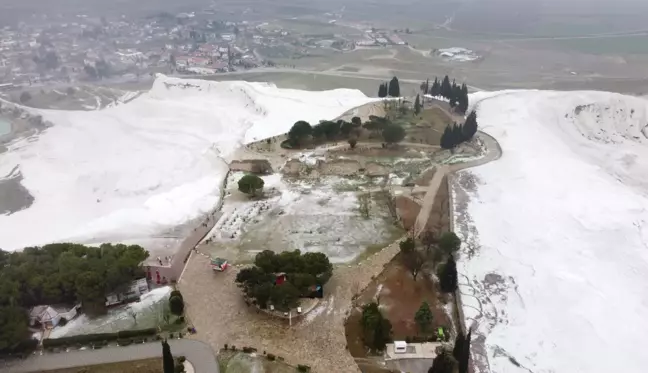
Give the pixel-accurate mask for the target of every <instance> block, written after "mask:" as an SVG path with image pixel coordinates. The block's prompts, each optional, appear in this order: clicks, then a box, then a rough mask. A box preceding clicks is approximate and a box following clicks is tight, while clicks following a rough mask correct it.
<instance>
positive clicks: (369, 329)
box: [360, 302, 392, 352]
mask: <svg viewBox="0 0 648 373" xmlns="http://www.w3.org/2000/svg"><path fill="white" fill-rule="evenodd" d="M360 326H361V327H362V333H363V336H362V338H363V341H364V344H365V346H367V347H369V348H370V349H371V350H372V351H374V352H380V351H383V350H384V349H385V345H386V344H387V343H389V342H391V339H392V324H391V322H390V321H389V319H387V318H386V317H385V316H383V314H382V313H381V312H380V309H379V308H378V303H376V302H371V303H369V304H365V305H364V306H362V318H361V319H360Z"/></svg>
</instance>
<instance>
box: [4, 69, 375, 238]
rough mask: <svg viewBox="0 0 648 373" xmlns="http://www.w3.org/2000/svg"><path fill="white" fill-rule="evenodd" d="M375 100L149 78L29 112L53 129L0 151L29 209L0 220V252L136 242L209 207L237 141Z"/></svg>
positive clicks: (345, 93)
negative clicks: (128, 92)
mask: <svg viewBox="0 0 648 373" xmlns="http://www.w3.org/2000/svg"><path fill="white" fill-rule="evenodd" d="M374 100H375V99H372V98H368V97H366V96H365V95H364V94H362V93H361V92H360V91H358V90H350V89H336V90H332V91H322V92H305V91H299V90H292V89H278V88H277V87H276V86H274V85H272V84H267V83H249V82H241V81H228V82H214V81H205V80H189V79H188V80H183V79H177V78H170V77H165V76H162V75H160V76H158V78H157V79H156V80H155V82H154V84H153V87H152V89H151V90H150V91H149V92H147V93H144V94H141V95H140V96H139V97H137V98H135V99H134V100H132V101H130V102H128V103H126V104H123V105H116V106H112V107H110V108H106V109H103V110H97V111H89V112H84V111H56V110H34V111H35V112H38V113H39V114H41V115H43V117H44V118H45V119H46V120H48V121H51V122H52V123H54V126H53V127H52V128H48V129H47V130H46V131H44V132H42V133H41V134H40V135H38V136H37V137H35V138H30V139H23V140H21V141H17V142H14V143H12V144H10V145H9V146H8V148H9V150H8V151H7V152H5V153H3V154H2V156H0V175H6V174H8V173H9V172H10V171H11V170H13V169H14V168H15V167H18V168H19V170H20V172H21V174H22V176H23V180H22V184H23V186H24V187H25V188H26V189H27V190H28V191H29V193H31V194H32V195H33V197H34V203H33V204H32V205H31V206H30V207H29V208H28V209H25V210H21V211H19V212H16V213H13V214H11V215H2V216H0V247H2V248H3V249H5V250H16V249H20V248H23V247H26V246H32V245H42V244H46V243H50V242H61V241H72V242H79V243H100V242H125V241H128V242H132V243H139V244H142V245H146V244H147V242H149V240H150V238H151V237H153V236H156V235H159V234H161V233H162V232H165V231H168V230H169V229H170V228H173V227H176V226H178V225H181V224H184V223H185V222H188V221H191V220H193V219H196V218H199V217H201V216H204V214H206V213H208V212H210V211H211V210H212V209H213V208H214V207H215V206H217V204H218V201H219V199H220V190H219V189H220V187H221V184H222V181H223V178H224V177H225V175H226V173H227V170H228V166H227V164H226V163H225V161H224V160H223V158H224V157H227V156H228V155H230V154H232V153H233V152H234V150H236V149H237V148H239V147H240V146H241V145H242V144H246V143H250V142H254V141H256V140H262V139H265V138H268V137H272V136H276V135H279V134H282V133H285V132H287V131H288V130H289V129H290V127H291V126H292V124H293V123H295V122H296V121H298V120H307V121H309V122H311V123H314V122H317V121H319V120H320V119H330V118H335V117H336V116H338V115H341V114H342V113H344V112H346V111H348V110H350V109H351V108H353V107H356V106H359V105H363V104H366V103H368V102H372V101H374ZM36 227H37V229H35V228H36Z"/></svg>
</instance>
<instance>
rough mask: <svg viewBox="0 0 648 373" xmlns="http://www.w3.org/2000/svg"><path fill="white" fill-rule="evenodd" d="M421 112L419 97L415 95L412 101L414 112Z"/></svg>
mask: <svg viewBox="0 0 648 373" xmlns="http://www.w3.org/2000/svg"><path fill="white" fill-rule="evenodd" d="M420 112H421V98H420V97H419V95H416V100H415V101H414V114H416V115H418V114H419V113H420Z"/></svg>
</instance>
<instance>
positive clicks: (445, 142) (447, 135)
mask: <svg viewBox="0 0 648 373" xmlns="http://www.w3.org/2000/svg"><path fill="white" fill-rule="evenodd" d="M453 147H454V144H453V142H452V129H451V128H450V126H449V125H448V126H446V128H445V130H443V134H442V135H441V148H442V149H452V148H453Z"/></svg>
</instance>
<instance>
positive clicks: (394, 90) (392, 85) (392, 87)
mask: <svg viewBox="0 0 648 373" xmlns="http://www.w3.org/2000/svg"><path fill="white" fill-rule="evenodd" d="M388 93H389V96H391V97H400V84H399V83H398V78H397V77H393V78H392V80H390V81H389V90H388Z"/></svg>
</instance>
